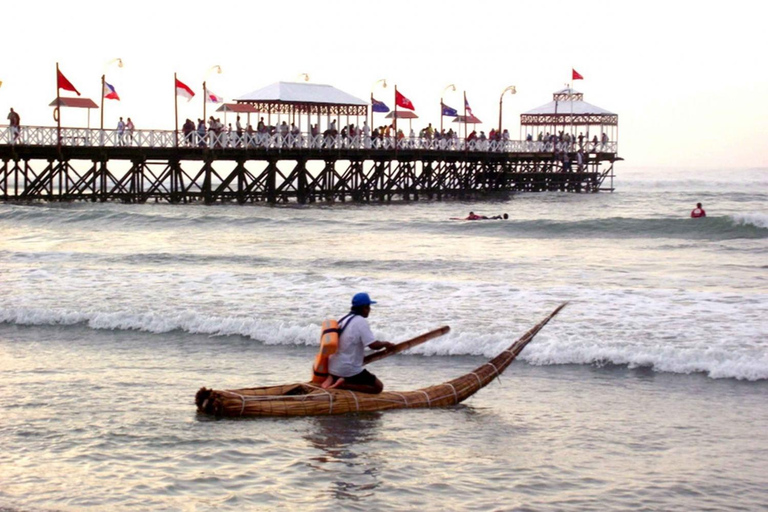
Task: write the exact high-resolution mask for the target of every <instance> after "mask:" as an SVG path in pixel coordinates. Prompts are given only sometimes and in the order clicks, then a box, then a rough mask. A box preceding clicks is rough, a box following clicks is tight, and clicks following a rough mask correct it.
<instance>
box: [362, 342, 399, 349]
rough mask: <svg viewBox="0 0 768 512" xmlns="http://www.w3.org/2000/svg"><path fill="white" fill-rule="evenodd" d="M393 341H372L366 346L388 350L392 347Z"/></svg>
mask: <svg viewBox="0 0 768 512" xmlns="http://www.w3.org/2000/svg"><path fill="white" fill-rule="evenodd" d="M394 346H395V344H394V343H390V342H389V341H374V342H373V343H371V344H370V345H368V348H371V349H373V350H381V349H383V348H385V349H387V350H389V349H391V348H392V347H394Z"/></svg>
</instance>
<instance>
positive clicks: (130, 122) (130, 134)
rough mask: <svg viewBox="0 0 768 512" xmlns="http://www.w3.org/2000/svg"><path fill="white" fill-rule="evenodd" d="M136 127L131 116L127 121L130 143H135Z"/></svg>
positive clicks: (126, 128) (126, 130)
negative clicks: (134, 133)
mask: <svg viewBox="0 0 768 512" xmlns="http://www.w3.org/2000/svg"><path fill="white" fill-rule="evenodd" d="M135 128H136V127H135V126H134V125H133V121H131V118H130V117H129V118H128V121H126V123H125V133H126V134H128V144H129V145H130V144H133V130H134V129H135Z"/></svg>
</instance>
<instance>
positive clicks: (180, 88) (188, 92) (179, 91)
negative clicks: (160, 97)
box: [176, 78, 195, 101]
mask: <svg viewBox="0 0 768 512" xmlns="http://www.w3.org/2000/svg"><path fill="white" fill-rule="evenodd" d="M194 95H195V93H194V92H193V91H192V89H190V88H189V86H187V85H186V84H184V83H183V82H182V81H181V80H179V79H178V78H177V79H176V96H184V97H185V98H187V101H189V100H191V99H192V97H193V96H194Z"/></svg>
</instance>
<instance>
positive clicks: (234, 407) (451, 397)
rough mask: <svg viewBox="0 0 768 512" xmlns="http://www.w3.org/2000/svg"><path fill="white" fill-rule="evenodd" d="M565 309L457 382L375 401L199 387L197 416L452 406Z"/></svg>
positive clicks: (316, 390) (312, 389)
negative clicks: (200, 414)
mask: <svg viewBox="0 0 768 512" xmlns="http://www.w3.org/2000/svg"><path fill="white" fill-rule="evenodd" d="M566 304H567V303H564V304H561V305H560V306H558V307H557V309H555V310H554V311H553V312H552V313H550V314H549V315H548V316H547V317H546V318H544V319H543V320H542V321H541V322H539V323H538V324H537V325H536V326H534V327H533V328H531V329H530V330H529V331H528V332H526V333H525V334H523V335H522V336H521V337H520V338H519V339H518V340H517V341H515V342H514V343H513V344H512V345H510V346H509V347H508V348H507V349H506V350H503V351H502V352H501V353H499V354H498V355H497V356H496V357H494V358H493V359H491V360H490V361H488V362H487V363H485V364H483V365H481V366H479V367H477V368H475V369H474V370H473V371H471V372H469V373H467V374H465V375H462V376H461V377H458V378H455V379H453V380H450V381H448V382H443V383H442V384H438V385H436V386H430V387H426V388H422V389H417V390H415V391H384V392H382V393H380V394H378V395H372V394H368V393H359V392H355V391H349V390H344V389H323V388H322V387H321V386H319V385H317V384H313V383H295V384H285V385H281V386H268V387H258V388H244V389H233V390H223V391H219V390H213V389H208V388H205V387H203V388H200V390H199V391H198V392H197V395H196V396H195V403H196V404H197V410H198V412H199V413H202V414H207V415H211V416H216V417H249V416H320V415H329V414H345V413H354V412H369V411H385V410H388V409H417V408H425V407H446V406H451V405H456V404H459V403H461V402H463V401H464V400H466V399H467V398H469V397H471V396H472V395H474V394H475V393H477V392H478V391H479V390H481V389H482V388H484V387H485V386H487V385H488V384H489V383H491V382H492V381H493V379H495V378H497V377H498V376H499V375H501V373H502V372H503V371H504V370H505V369H506V368H507V367H508V366H509V365H510V363H512V361H514V360H515V358H516V357H517V356H518V354H520V352H521V351H522V350H523V349H524V348H525V346H526V345H527V344H528V343H529V342H530V341H531V340H532V339H533V338H534V337H535V336H536V334H538V332H539V331H540V330H541V329H542V328H543V327H544V326H545V325H546V324H547V323H548V322H549V321H550V320H551V319H552V318H553V317H554V316H555V315H557V314H558V313H559V312H560V310H561V309H562V308H563V307H565V305H566ZM444 329H445V328H444ZM406 343H407V342H406ZM374 355H375V354H374Z"/></svg>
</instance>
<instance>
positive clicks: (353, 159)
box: [0, 82, 621, 204]
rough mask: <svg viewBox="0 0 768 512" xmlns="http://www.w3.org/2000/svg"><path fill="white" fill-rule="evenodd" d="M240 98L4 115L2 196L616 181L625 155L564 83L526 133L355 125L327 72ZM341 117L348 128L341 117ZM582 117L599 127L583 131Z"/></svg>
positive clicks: (451, 191)
mask: <svg viewBox="0 0 768 512" xmlns="http://www.w3.org/2000/svg"><path fill="white" fill-rule="evenodd" d="M318 98H320V99H319V100H318ZM237 101H238V103H234V104H224V105H223V106H222V107H220V108H219V111H223V112H225V116H226V112H227V111H234V112H238V113H242V112H248V116H249V119H248V123H247V129H243V128H240V129H239V130H236V131H235V130H232V129H231V128H230V129H229V130H213V129H208V130H202V131H199V130H193V131H190V130H187V131H185V132H182V131H178V130H135V131H134V130H122V129H121V130H120V131H118V130H108V129H91V128H66V127H44V126H21V127H16V126H0V200H3V201H19V202H33V201H101V202H103V201H120V202H125V203H144V202H147V201H162V202H168V203H191V202H202V203H205V204H216V203H238V204H245V203H255V202H266V203H270V204H276V203H288V202H295V203H299V204H307V203H314V202H337V201H357V202H373V201H378V202H382V201H392V200H405V201H410V200H419V199H437V200H440V199H444V198H474V197H482V196H484V195H488V194H493V193H499V192H508V193H518V192H551V191H562V192H574V193H581V192H589V193H594V192H599V191H612V190H613V178H614V172H613V171H614V163H615V162H616V161H619V160H621V158H620V157H618V154H617V142H616V138H617V130H618V116H617V115H616V114H613V113H610V112H608V111H605V110H602V109H600V108H599V107H595V106H593V105H590V104H588V103H585V102H584V101H583V95H582V94H581V93H577V92H575V91H573V90H571V89H564V90H562V91H558V92H556V93H555V94H554V95H553V101H552V102H551V103H549V104H546V105H543V106H542V107H539V108H538V109H534V110H532V111H530V112H528V113H525V114H523V115H521V128H522V129H525V130H526V131H528V132H529V133H537V137H536V138H535V139H534V137H533V136H531V135H529V136H528V137H526V140H509V137H508V134H506V133H505V134H504V137H502V136H501V134H499V135H497V136H495V137H493V138H490V139H486V138H485V136H484V135H481V136H479V137H477V136H475V135H476V134H475V132H474V131H473V132H472V134H470V136H468V137H465V138H459V137H458V134H457V133H454V132H453V130H450V135H449V136H447V135H446V133H445V132H444V131H442V130H441V132H440V133H438V132H436V131H435V132H434V133H433V132H429V133H425V132H424V131H422V133H420V134H419V136H416V135H415V133H414V132H413V131H411V134H410V135H409V136H404V135H403V134H402V132H401V131H399V130H397V116H395V119H394V125H393V126H394V129H393V130H392V134H391V135H392V136H385V135H384V133H381V134H380V135H379V136H376V134H378V131H377V130H374V132H369V131H368V127H367V126H366V127H365V128H366V130H362V129H360V126H359V122H360V117H361V116H364V118H365V119H367V118H368V106H367V104H366V103H365V102H363V101H362V100H357V99H355V98H352V97H350V96H348V95H345V94H344V93H341V92H340V91H338V90H336V89H333V88H331V87H330V86H322V85H315V84H296V83H283V82H280V83H278V84H273V85H272V86H270V87H267V88H265V89H262V90H260V91H255V92H254V93H251V94H249V95H246V96H244V97H241V98H239V99H238V100H237ZM251 113H260V114H266V115H267V123H264V122H263V121H264V118H263V117H262V118H261V121H260V122H259V129H258V130H253V128H252V126H251V124H250V114H251ZM397 113H398V112H397V110H395V112H394V114H397ZM273 115H275V116H276V117H277V123H276V124H275V125H274V126H273V125H272V121H273V117H272V116H273ZM371 115H373V114H371ZM313 116H314V117H315V120H316V124H315V125H314V126H313V125H312V121H313ZM350 117H352V118H353V120H356V121H357V126H358V128H357V129H354V127H355V124H350ZM238 119H239V118H238ZM286 119H287V120H288V121H289V122H290V123H291V126H290V129H289V127H288V125H287V123H286ZM343 119H346V123H347V124H346V127H349V128H350V130H349V131H347V128H346V127H345V128H344V129H343V130H341V131H338V130H336V128H335V127H336V126H337V124H336V123H337V122H338V125H341V124H342V123H341V121H342V120H343ZM281 120H282V124H280V121H281ZM302 120H305V122H306V124H305V125H304V126H305V128H306V129H305V130H302V129H301V125H302ZM225 121H226V117H225ZM371 122H372V123H373V118H371ZM499 122H500V123H501V120H500V121H499ZM294 123H298V127H297V126H296V125H295V124H294ZM321 124H322V125H325V127H326V128H328V129H325V130H324V131H322V132H321V131H320V130H319V128H318V127H319V126H320V125H321ZM222 126H223V125H222ZM590 127H592V128H593V129H595V130H596V131H598V133H600V135H601V140H598V138H597V135H594V136H593V138H592V139H591V140H590V139H589V133H590V132H589V128H590ZM580 129H583V130H584V131H585V132H586V137H584V136H582V135H581V132H580ZM558 131H559V134H558V135H555V134H557V133H558ZM608 131H611V134H612V137H609V136H608ZM464 132H465V136H466V133H467V132H468V130H467V122H466V120H465V121H464ZM387 133H389V130H387ZM545 133H546V135H545ZM576 133H579V136H578V137H577V136H576ZM395 134H399V136H395Z"/></svg>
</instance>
